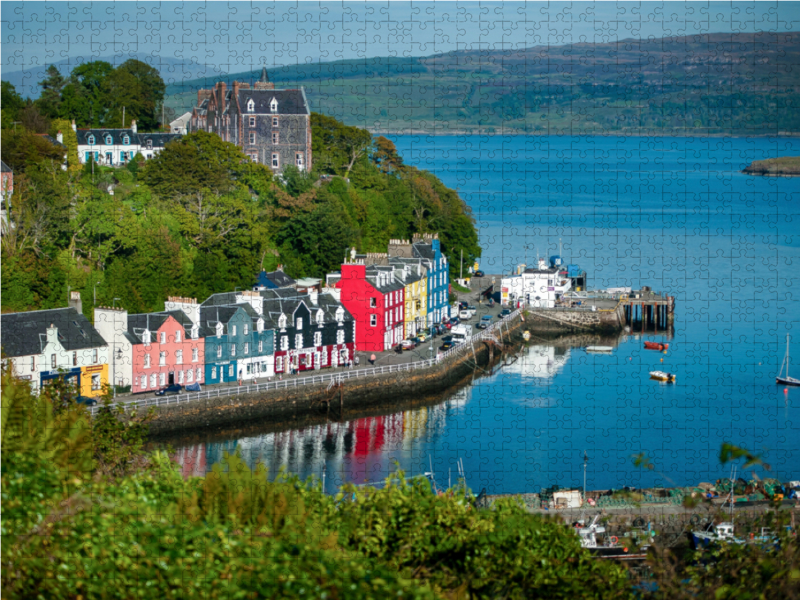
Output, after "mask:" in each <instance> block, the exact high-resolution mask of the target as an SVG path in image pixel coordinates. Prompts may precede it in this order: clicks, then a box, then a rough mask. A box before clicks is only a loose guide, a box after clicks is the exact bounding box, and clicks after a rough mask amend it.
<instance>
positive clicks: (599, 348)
mask: <svg viewBox="0 0 800 600" xmlns="http://www.w3.org/2000/svg"><path fill="white" fill-rule="evenodd" d="M613 350H614V348H613V347H612V346H586V351H587V352H612V351H613Z"/></svg>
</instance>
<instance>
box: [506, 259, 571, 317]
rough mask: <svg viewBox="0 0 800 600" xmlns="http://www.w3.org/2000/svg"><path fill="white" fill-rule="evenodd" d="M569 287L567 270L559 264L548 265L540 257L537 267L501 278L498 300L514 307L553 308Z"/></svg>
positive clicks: (569, 281)
mask: <svg viewBox="0 0 800 600" xmlns="http://www.w3.org/2000/svg"><path fill="white" fill-rule="evenodd" d="M571 288H572V281H571V280H570V279H569V277H567V270H566V269H565V268H564V267H562V266H561V265H557V266H555V267H548V266H547V261H545V259H543V258H541V259H539V265H538V267H537V268H535V269H534V268H531V269H525V270H524V271H523V272H522V273H520V274H519V275H512V276H509V277H503V278H502V280H501V289H500V292H501V293H500V302H501V304H503V305H508V306H514V307H516V306H527V307H531V308H553V307H555V305H556V301H557V300H558V299H559V298H561V296H562V295H564V293H566V292H568V291H569V290H570V289H571Z"/></svg>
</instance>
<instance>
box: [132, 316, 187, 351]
mask: <svg viewBox="0 0 800 600" xmlns="http://www.w3.org/2000/svg"><path fill="white" fill-rule="evenodd" d="M169 317H172V318H174V319H175V320H176V321H177V322H178V324H180V325H181V326H182V327H183V333H184V336H186V335H187V332H191V330H192V321H191V319H189V317H187V316H186V313H185V312H183V311H182V310H170V311H164V312H158V313H142V314H138V315H128V331H127V332H126V335H125V337H126V338H127V339H128V340H129V341H130V342H131V344H143V343H144V340H143V339H142V335H143V334H144V330H145V329H147V330H148V331H150V332H151V333H155V332H156V331H158V330H159V329H160V328H161V326H162V325H163V324H164V322H165V321H166V320H167V319H168V318H169ZM151 340H153V341H155V336H154V337H152V338H151Z"/></svg>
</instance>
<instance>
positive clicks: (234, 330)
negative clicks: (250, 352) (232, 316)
mask: <svg viewBox="0 0 800 600" xmlns="http://www.w3.org/2000/svg"><path fill="white" fill-rule="evenodd" d="M231 335H236V325H231Z"/></svg>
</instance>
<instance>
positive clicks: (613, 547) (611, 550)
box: [577, 515, 649, 560]
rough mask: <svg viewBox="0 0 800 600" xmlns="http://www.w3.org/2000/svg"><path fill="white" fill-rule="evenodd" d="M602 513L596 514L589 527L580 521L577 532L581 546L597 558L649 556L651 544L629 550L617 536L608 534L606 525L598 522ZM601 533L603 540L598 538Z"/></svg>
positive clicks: (640, 557)
mask: <svg viewBox="0 0 800 600" xmlns="http://www.w3.org/2000/svg"><path fill="white" fill-rule="evenodd" d="M599 518H600V515H596V516H595V517H594V519H592V522H591V523H590V524H589V526H588V527H583V526H582V524H583V521H579V522H578V527H577V532H578V536H579V537H580V540H581V547H582V548H585V549H586V550H588V551H589V552H590V553H591V554H592V555H593V556H594V557H595V558H606V559H612V560H643V559H645V558H647V550H648V548H649V545H644V546H642V547H640V548H638V551H636V552H629V551H628V548H627V547H625V546H622V545H620V544H619V540H618V539H617V537H616V536H606V535H605V533H606V529H605V527H601V526H599V525H598V524H597V521H598V519H599ZM597 534H601V536H602V537H603V541H602V542H600V541H598V539H597Z"/></svg>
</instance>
